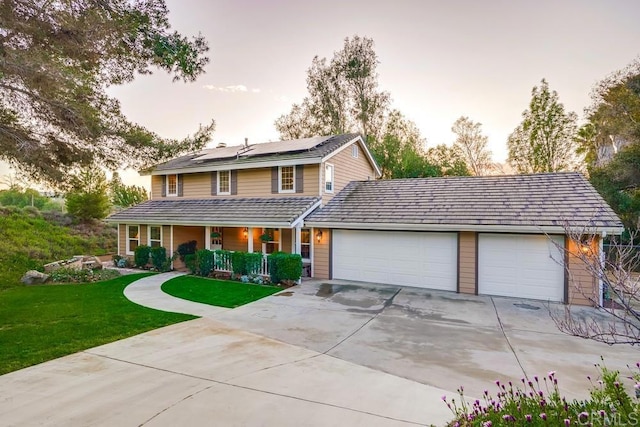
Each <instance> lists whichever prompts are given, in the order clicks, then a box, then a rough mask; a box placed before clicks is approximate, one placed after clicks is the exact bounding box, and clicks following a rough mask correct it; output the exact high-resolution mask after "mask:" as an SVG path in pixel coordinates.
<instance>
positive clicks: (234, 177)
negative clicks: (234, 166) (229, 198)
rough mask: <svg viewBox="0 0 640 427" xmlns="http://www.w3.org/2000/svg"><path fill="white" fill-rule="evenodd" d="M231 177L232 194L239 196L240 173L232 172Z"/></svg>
mask: <svg viewBox="0 0 640 427" xmlns="http://www.w3.org/2000/svg"><path fill="white" fill-rule="evenodd" d="M229 175H230V178H229V179H230V180H231V185H230V187H231V188H230V190H231V194H232V195H234V194H238V171H234V170H232V171H231V172H229Z"/></svg>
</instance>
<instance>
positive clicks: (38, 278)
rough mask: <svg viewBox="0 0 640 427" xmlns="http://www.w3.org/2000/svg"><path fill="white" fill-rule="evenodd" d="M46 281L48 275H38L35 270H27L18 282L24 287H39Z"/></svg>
mask: <svg viewBox="0 0 640 427" xmlns="http://www.w3.org/2000/svg"><path fill="white" fill-rule="evenodd" d="M48 279H49V275H48V274H44V273H40V272H39V271H36V270H29V271H27V272H26V273H24V276H22V279H20V281H21V282H22V283H24V284H25V285H40V284H42V283H45V282H46V281H47V280H48Z"/></svg>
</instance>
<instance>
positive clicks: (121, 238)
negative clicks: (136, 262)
mask: <svg viewBox="0 0 640 427" xmlns="http://www.w3.org/2000/svg"><path fill="white" fill-rule="evenodd" d="M118 242H119V243H120V245H119V248H120V250H119V251H118V255H120V256H127V226H126V225H125V224H118Z"/></svg>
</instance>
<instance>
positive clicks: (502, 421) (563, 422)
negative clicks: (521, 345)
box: [442, 363, 640, 427]
mask: <svg viewBox="0 0 640 427" xmlns="http://www.w3.org/2000/svg"><path fill="white" fill-rule="evenodd" d="M596 367H597V369H598V370H599V372H600V378H598V379H597V380H596V381H595V382H594V381H592V380H591V378H590V377H588V379H589V381H591V384H592V387H591V390H590V398H589V399H586V400H572V401H568V400H567V399H566V398H565V397H562V396H561V394H560V390H559V388H558V380H557V378H556V375H555V372H553V371H552V372H549V373H548V374H547V375H546V376H545V377H542V379H540V378H539V377H537V376H534V377H533V379H526V378H522V379H521V381H520V384H512V383H511V382H507V383H506V384H504V383H501V382H500V381H496V382H495V384H496V387H497V389H498V391H497V393H496V395H495V396H494V395H492V394H491V393H489V391H488V390H485V391H484V394H483V396H482V397H481V398H480V399H476V400H474V401H472V402H470V401H468V399H467V398H466V397H465V395H464V391H463V388H462V387H460V388H459V389H458V394H459V396H460V400H459V401H456V399H455V398H453V399H450V400H447V399H446V397H445V396H443V397H442V400H443V401H444V402H445V404H446V405H447V407H449V409H450V410H451V411H452V413H453V414H454V417H455V418H454V420H453V421H451V422H450V423H449V424H448V425H449V426H456V427H470V426H481V427H497V426H516V425H526V426H574V425H575V426H609V425H611V426H613V425H620V426H623V425H637V423H639V422H640V401H639V400H638V398H637V397H635V396H634V397H631V396H629V394H628V393H627V390H626V388H625V385H624V384H623V382H622V380H621V379H620V372H619V371H612V370H609V369H607V368H606V367H605V366H604V365H596ZM627 378H628V379H631V380H632V381H633V383H634V384H633V386H634V389H635V390H638V389H639V387H640V363H637V364H636V366H635V367H634V368H633V370H632V371H631V373H630V376H629V377H627Z"/></svg>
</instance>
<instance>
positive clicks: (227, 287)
mask: <svg viewBox="0 0 640 427" xmlns="http://www.w3.org/2000/svg"><path fill="white" fill-rule="evenodd" d="M162 290H163V291H165V292H166V293H168V294H169V295H173V296H174V297H178V298H182V299H186V300H189V301H195V302H201V303H204V304H209V305H215V306H218V307H227V308H235V307H239V306H241V305H244V304H247V303H250V302H253V301H256V300H259V299H260V298H264V297H266V296H269V295H271V294H275V293H276V292H279V291H281V290H282V288H279V287H277V286H263V285H254V284H250V283H240V282H231V281H228V280H214V279H205V278H202V277H194V276H180V277H176V278H174V279H171V280H169V281H167V282H165V283H164V284H163V285H162Z"/></svg>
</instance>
